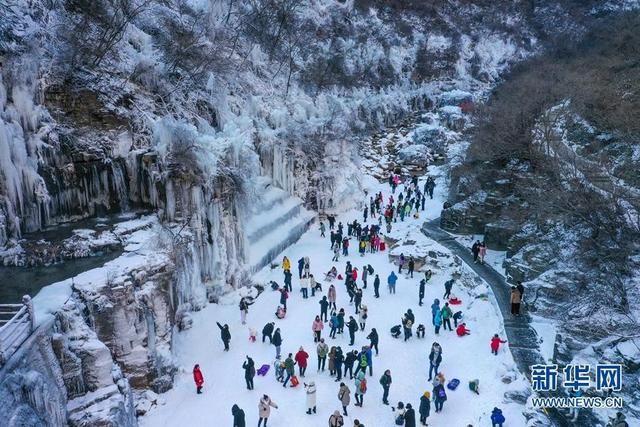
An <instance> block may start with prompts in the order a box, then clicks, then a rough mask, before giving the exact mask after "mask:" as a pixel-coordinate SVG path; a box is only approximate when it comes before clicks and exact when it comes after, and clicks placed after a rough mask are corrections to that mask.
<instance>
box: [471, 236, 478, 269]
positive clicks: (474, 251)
mask: <svg viewBox="0 0 640 427" xmlns="http://www.w3.org/2000/svg"><path fill="white" fill-rule="evenodd" d="M471 253H472V254H473V262H474V264H475V263H477V262H478V254H479V253H480V240H476V241H475V243H474V244H473V246H471Z"/></svg>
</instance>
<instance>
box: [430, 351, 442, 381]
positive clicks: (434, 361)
mask: <svg viewBox="0 0 640 427" xmlns="http://www.w3.org/2000/svg"><path fill="white" fill-rule="evenodd" d="M441 362H442V347H440V344H438V343H437V342H434V343H433V344H431V352H430V353H429V381H431V379H432V378H433V376H434V375H436V374H437V373H438V369H439V368H440V363H441Z"/></svg>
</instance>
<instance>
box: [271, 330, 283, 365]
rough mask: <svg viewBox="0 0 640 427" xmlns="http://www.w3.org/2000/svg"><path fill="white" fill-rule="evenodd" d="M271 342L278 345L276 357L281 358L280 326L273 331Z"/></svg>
mask: <svg viewBox="0 0 640 427" xmlns="http://www.w3.org/2000/svg"><path fill="white" fill-rule="evenodd" d="M271 344H273V345H274V346H275V347H276V359H279V358H280V346H281V345H282V337H281V336H280V328H277V329H276V331H275V332H274V333H273V338H272V339H271Z"/></svg>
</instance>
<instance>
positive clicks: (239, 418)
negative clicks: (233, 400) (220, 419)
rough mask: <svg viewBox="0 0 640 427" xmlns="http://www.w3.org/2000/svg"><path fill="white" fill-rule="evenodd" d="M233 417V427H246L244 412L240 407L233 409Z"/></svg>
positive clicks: (235, 406) (234, 406)
mask: <svg viewBox="0 0 640 427" xmlns="http://www.w3.org/2000/svg"><path fill="white" fill-rule="evenodd" d="M231 415H233V427H246V424H245V422H244V411H243V410H242V409H240V407H239V406H238V405H233V406H232V407H231Z"/></svg>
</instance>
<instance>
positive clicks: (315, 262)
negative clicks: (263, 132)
mask: <svg viewBox="0 0 640 427" xmlns="http://www.w3.org/2000/svg"><path fill="white" fill-rule="evenodd" d="M434 172H435V171H434ZM367 184H369V186H370V190H381V191H383V194H384V196H385V200H387V198H388V195H389V188H388V186H386V185H381V184H376V183H373V182H371V181H368V182H367ZM439 184H442V182H439ZM373 186H376V188H371V187H373ZM443 187H444V185H439V186H438V187H437V188H436V195H443V194H444V193H445V191H444V188H443ZM396 193H397V192H396ZM441 206H442V199H441V198H440V197H436V199H434V200H433V201H431V200H429V201H428V202H427V206H426V212H425V215H422V218H420V219H419V220H416V219H413V218H412V219H410V220H406V221H405V222H403V223H401V222H398V223H397V224H394V230H393V231H392V235H393V237H396V238H397V237H404V240H415V241H416V245H434V247H436V246H437V250H438V251H441V252H446V249H444V248H443V247H441V246H440V245H437V244H436V243H435V242H429V241H428V239H426V238H425V237H424V236H423V235H422V234H421V233H420V226H421V225H422V221H423V219H424V218H425V217H426V218H434V217H437V216H438V213H439V211H440V208H441ZM356 218H357V219H358V220H359V221H361V220H362V213H361V212H359V211H352V212H348V213H346V214H343V215H340V216H339V217H338V220H339V221H341V222H342V223H343V224H346V223H347V222H348V221H349V222H350V221H353V219H356ZM345 232H346V225H345ZM327 236H328V232H327ZM400 244H402V242H400ZM329 246H330V243H329V239H328V238H321V237H320V232H319V231H318V230H317V227H315V226H314V227H313V228H312V229H311V230H309V231H308V232H307V233H305V234H304V235H303V236H302V238H301V239H300V240H299V241H298V242H297V243H296V244H295V245H293V246H292V247H290V248H288V249H287V250H286V251H285V252H284V253H283V254H281V255H279V256H278V257H277V258H276V260H274V261H275V262H279V261H281V259H282V256H283V255H286V256H288V257H289V259H290V260H291V261H292V264H293V265H292V267H293V268H292V270H293V273H294V281H293V286H294V292H293V293H292V294H291V296H290V298H289V300H288V302H287V305H288V309H289V310H288V313H287V317H286V318H285V319H283V320H277V319H276V317H275V315H274V312H275V309H276V307H277V306H278V303H279V293H278V292H275V291H272V290H271V289H270V288H269V287H267V288H266V290H265V292H264V293H263V294H261V295H260V297H259V298H258V299H257V300H256V302H255V304H254V305H252V306H251V307H250V310H249V316H248V320H247V324H246V325H242V324H241V322H240V313H239V309H238V301H239V298H240V296H239V295H240V292H238V293H234V294H230V295H227V296H225V297H224V298H223V299H222V300H221V301H220V303H219V304H210V305H208V306H207V307H206V308H205V309H203V310H202V311H200V312H196V313H193V321H194V322H193V328H192V329H190V330H188V331H185V332H182V333H180V334H178V335H177V338H176V342H175V349H176V353H177V359H178V363H179V365H180V368H181V371H180V373H179V374H178V376H177V379H176V382H175V386H174V388H173V389H172V390H170V391H169V392H167V393H166V394H164V395H163V396H162V398H161V399H160V400H159V401H161V402H163V404H160V406H157V407H155V408H153V409H152V410H151V411H150V412H148V413H147V415H145V416H144V417H142V418H141V419H140V422H141V425H142V426H149V427H150V426H154V427H155V426H173V425H189V426H193V427H195V426H210V425H230V424H231V420H232V416H231V407H232V405H233V404H238V405H239V406H240V407H241V408H242V409H244V411H245V413H246V419H247V423H248V424H247V425H255V423H257V419H258V401H259V398H260V397H261V396H262V395H263V394H268V395H269V396H270V397H271V398H272V400H273V401H274V402H276V403H277V404H278V409H274V410H272V413H271V417H270V419H269V425H270V426H273V427H277V426H294V425H296V426H324V425H327V420H328V418H329V416H330V415H331V413H333V411H334V410H336V409H339V408H340V404H339V401H338V398H337V394H338V383H336V382H334V378H333V377H330V376H329V374H328V372H327V371H325V372H323V373H318V372H316V345H315V344H314V343H313V336H312V331H311V323H312V321H313V320H314V317H315V315H317V314H319V313H320V306H319V304H318V301H319V299H320V298H321V295H326V292H327V290H328V287H329V284H328V283H327V282H324V281H322V285H323V292H322V294H321V295H318V294H316V296H315V297H313V298H309V299H307V300H304V299H302V296H301V294H300V292H299V284H298V281H297V280H296V278H295V277H296V272H297V265H296V262H297V260H298V259H299V258H301V257H303V256H309V257H310V259H311V271H312V274H314V277H316V278H318V279H321V278H323V277H324V273H325V272H327V271H328V270H329V269H330V268H331V266H332V265H336V267H337V268H338V270H339V271H340V272H344V266H345V262H346V260H350V261H351V263H352V264H353V265H354V266H355V267H358V268H359V269H360V270H361V269H362V267H363V266H364V265H366V264H371V265H372V266H373V267H374V269H375V273H377V274H379V276H380V279H381V298H380V299H375V298H374V297H373V289H372V282H373V277H371V278H369V286H368V287H367V289H366V290H364V298H363V304H365V305H366V306H367V307H368V309H369V318H368V320H367V325H366V328H365V331H364V332H361V331H359V332H357V333H356V341H355V345H354V346H353V347H350V346H349V345H348V344H349V341H348V336H347V334H346V328H345V335H344V336H340V335H338V336H337V339H335V340H334V339H330V338H329V327H328V324H325V329H324V331H323V333H322V336H323V337H324V338H325V339H326V342H327V343H328V345H329V346H330V347H331V346H337V345H339V346H341V347H342V349H343V350H344V351H345V353H346V352H347V351H349V350H351V349H357V350H360V348H361V347H362V346H364V345H366V344H368V340H366V338H365V337H366V335H368V333H369V332H370V330H371V328H372V327H375V328H376V329H377V331H378V333H379V335H380V346H379V347H380V355H379V356H378V357H374V360H373V371H374V372H373V373H374V375H373V377H371V378H369V377H368V378H369V389H368V391H367V393H366V395H365V397H364V407H363V408H358V407H354V406H353V403H355V401H354V399H353V393H354V392H355V386H354V382H353V381H352V380H349V379H348V378H346V379H343V381H344V382H345V383H346V384H347V385H348V386H349V388H350V389H351V391H352V404H351V405H350V407H349V417H346V418H345V425H346V426H351V425H352V424H353V420H354V419H355V418H357V419H359V420H360V422H362V423H363V424H364V425H366V426H368V427H371V426H383V425H393V419H394V418H393V412H392V411H391V409H390V407H388V406H385V405H383V404H382V403H381V401H382V387H381V386H380V385H379V382H378V381H379V379H380V376H381V375H382V373H383V372H384V370H385V369H390V370H391V375H392V377H393V384H392V386H391V392H390V402H391V403H392V404H395V403H396V402H398V401H403V402H410V403H412V405H413V407H414V408H415V409H416V413H417V409H418V407H419V398H420V396H421V395H422V394H423V393H424V392H425V391H427V390H428V391H431V390H432V385H431V382H430V381H427V374H428V368H429V361H428V354H429V349H430V347H431V344H432V343H433V342H434V341H437V342H439V343H440V344H441V345H442V347H443V361H442V364H441V366H440V370H441V371H442V372H443V373H444V375H445V377H446V379H447V382H448V381H449V380H450V379H452V378H458V379H460V382H461V384H460V387H459V388H458V389H457V390H455V391H450V390H448V401H447V402H446V403H445V406H444V410H443V412H441V413H439V414H436V413H435V412H434V407H433V405H432V407H431V416H430V417H429V420H428V422H429V424H430V425H439V426H467V425H468V424H472V425H474V426H484V425H490V421H489V417H490V413H491V410H492V409H493V407H494V406H498V407H500V408H502V409H503V411H504V413H505V416H506V418H507V420H508V425H510V426H522V425H525V424H526V420H525V418H524V416H523V415H522V412H523V410H524V409H525V408H524V407H523V406H522V405H519V404H516V403H513V402H509V403H505V401H504V398H503V396H504V393H505V392H507V391H522V390H524V389H525V388H528V383H527V382H526V380H525V379H524V378H523V377H522V376H521V375H520V374H518V373H517V369H516V366H515V364H514V361H513V358H512V356H511V353H510V352H509V350H508V344H507V345H504V346H503V347H502V348H501V349H500V354H499V355H498V356H494V355H492V354H491V352H490V349H489V341H490V339H491V337H492V336H493V334H494V333H500V334H501V336H503V337H504V333H503V325H502V318H501V316H500V314H499V310H498V309H497V307H496V306H495V301H494V299H493V298H492V297H491V296H490V297H489V298H487V297H486V295H487V293H488V287H486V285H485V284H483V283H481V282H480V284H477V283H476V284H475V285H472V287H470V288H462V287H461V286H460V285H456V286H455V287H454V290H453V293H454V294H455V295H456V296H458V297H459V298H460V299H462V301H463V305H462V306H461V309H462V310H463V312H464V319H465V321H466V322H467V326H468V327H469V328H470V329H471V335H469V336H466V337H464V338H460V337H458V336H457V335H456V334H455V332H449V331H441V332H440V335H439V336H435V334H434V330H433V327H432V325H431V314H430V305H431V303H432V302H433V300H434V299H435V298H441V297H442V293H443V290H444V287H443V284H444V282H445V281H446V280H448V279H449V278H450V277H451V273H452V272H454V271H457V267H456V266H455V264H454V263H453V262H452V258H446V257H444V260H445V261H442V260H440V263H439V266H440V267H441V268H439V269H434V277H433V278H432V280H431V281H430V282H429V284H428V285H427V288H426V296H425V300H424V305H423V306H422V307H420V306H418V282H419V280H420V278H421V277H422V275H421V274H420V273H417V274H416V275H415V277H414V278H413V279H411V278H406V277H405V276H404V275H402V276H401V277H400V279H399V281H398V284H397V294H395V295H389V293H388V291H387V287H386V279H387V276H388V274H389V273H390V271H391V270H392V269H397V267H394V266H393V265H392V264H391V263H390V262H389V258H388V254H389V250H387V251H385V252H381V253H376V254H367V255H365V256H364V257H360V256H359V254H357V253H356V250H355V248H354V247H353V246H356V245H352V248H350V253H351V254H350V256H348V257H346V258H343V257H341V258H340V261H339V262H338V263H332V262H331V257H332V253H331V251H330V250H329ZM411 248H412V246H407V249H408V250H407V253H408V252H410V251H411V250H412V249H411ZM398 250H399V249H397V248H396V250H394V251H393V252H394V253H395V252H397V251H398ZM254 279H255V281H256V282H257V283H265V284H266V283H268V281H270V280H275V281H276V282H278V283H280V284H282V283H283V280H282V279H283V277H282V269H281V268H277V269H274V270H271V269H270V268H269V267H267V268H265V269H263V270H261V271H259V272H258V273H257V274H256V275H255V276H254ZM466 282H467V283H469V282H471V283H473V282H474V281H472V280H471V281H466ZM334 284H335V285H336V289H337V295H338V298H337V300H338V303H337V306H338V308H341V307H343V308H344V309H345V311H346V315H347V316H346V320H348V316H350V315H353V316H354V318H356V320H357V316H355V314H354V307H353V306H352V305H349V299H348V297H347V293H346V289H345V286H344V284H343V282H342V281H334ZM358 284H359V285H362V282H361V280H360V278H359V279H358ZM474 286H475V287H474ZM245 291H246V290H245ZM474 296H478V297H477V298H475V297H474ZM409 308H411V309H412V310H413V312H414V314H415V316H416V324H421V323H422V324H424V325H425V326H426V328H427V335H426V338H425V339H423V340H421V339H417V338H416V337H415V328H414V337H413V338H411V339H410V340H409V341H408V342H403V340H402V339H394V338H392V337H391V335H390V333H389V329H390V328H391V327H392V326H394V325H397V324H400V320H401V317H402V316H403V314H404V313H405V312H406V311H407V309H409ZM216 321H219V322H221V323H228V324H229V326H230V330H231V334H232V340H231V350H230V351H229V352H228V353H226V352H224V351H223V345H222V342H221V340H220V333H219V330H218V328H217V327H216V323H215V322H216ZM271 321H274V322H276V327H278V328H280V330H281V333H282V337H283V346H282V354H283V358H286V356H287V354H288V353H293V354H294V355H295V353H296V352H297V351H298V349H299V348H300V347H301V346H302V347H304V349H305V350H306V351H307V352H308V353H309V355H310V358H309V368H308V370H307V374H306V377H305V378H301V382H308V381H311V380H313V381H315V383H316V386H317V390H318V392H317V409H318V414H317V415H307V414H305V411H306V406H305V392H304V388H303V387H302V384H301V385H300V386H298V387H296V388H286V389H285V388H283V387H282V385H281V383H279V382H277V381H276V379H275V374H274V371H273V367H271V369H270V370H269V372H268V374H267V375H266V377H260V376H256V378H255V390H253V391H249V390H247V389H246V387H245V382H244V371H243V369H242V363H243V361H244V360H245V357H246V356H247V355H248V356H250V357H252V358H253V359H254V361H255V363H256V367H260V366H261V365H262V364H268V365H270V366H272V365H273V362H274V360H275V348H274V347H273V346H271V345H269V344H268V343H264V344H263V343H262V342H261V340H260V331H261V330H262V327H263V326H264V325H265V324H266V323H267V322H271ZM249 328H255V329H256V330H257V331H258V341H257V342H256V343H251V342H250V341H249ZM196 363H198V364H200V366H201V369H202V372H203V374H204V377H205V386H204V394H202V395H197V394H196V390H195V386H194V383H193V379H192V375H191V370H192V368H193V366H194V365H195V364H196ZM296 374H297V369H296ZM473 379H478V380H479V381H480V394H479V395H475V394H474V393H472V392H471V391H470V390H469V389H468V386H467V385H468V382H469V381H470V380H473ZM212 423H214V424H212Z"/></svg>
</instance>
